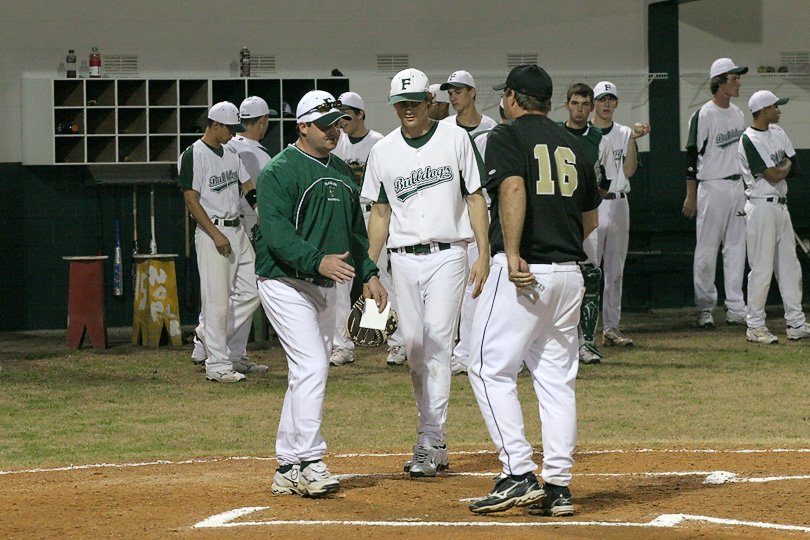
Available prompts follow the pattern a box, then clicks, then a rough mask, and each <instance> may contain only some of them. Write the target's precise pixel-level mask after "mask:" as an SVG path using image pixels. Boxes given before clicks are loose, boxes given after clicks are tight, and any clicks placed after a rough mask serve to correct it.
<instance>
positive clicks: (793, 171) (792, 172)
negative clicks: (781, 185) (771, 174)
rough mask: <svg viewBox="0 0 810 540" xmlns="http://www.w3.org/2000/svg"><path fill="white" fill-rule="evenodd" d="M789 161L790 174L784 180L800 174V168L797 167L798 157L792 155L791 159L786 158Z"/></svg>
mask: <svg viewBox="0 0 810 540" xmlns="http://www.w3.org/2000/svg"><path fill="white" fill-rule="evenodd" d="M788 159H789V160H790V172H789V173H788V175H787V176H786V177H785V178H793V177H794V176H798V175H799V174H801V172H802V168H801V167H799V156H798V155H796V154H793V156H792V157H789V158H788Z"/></svg>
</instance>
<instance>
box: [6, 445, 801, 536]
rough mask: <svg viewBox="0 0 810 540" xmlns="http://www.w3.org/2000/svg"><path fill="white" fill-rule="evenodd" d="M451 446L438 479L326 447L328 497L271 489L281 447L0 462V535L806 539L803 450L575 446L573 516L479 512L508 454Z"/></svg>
mask: <svg viewBox="0 0 810 540" xmlns="http://www.w3.org/2000/svg"><path fill="white" fill-rule="evenodd" d="M452 450H454V449H452V448H451V454H450V469H449V471H448V472H446V473H440V474H439V476H438V477H437V478H429V479H428V478H426V479H412V478H410V477H409V476H408V475H407V474H405V473H404V472H402V464H403V463H404V462H405V460H406V459H408V457H409V454H407V453H404V452H393V453H387V454H362V453H358V454H337V453H334V454H329V455H327V456H326V458H325V461H326V463H327V464H328V465H329V468H330V469H331V471H332V472H333V473H334V474H336V475H338V476H339V478H340V480H341V490H340V491H339V492H337V493H335V494H332V495H330V496H328V497H325V498H320V499H306V498H302V497H299V496H297V495H273V494H272V493H271V491H270V486H271V484H272V482H273V472H274V471H275V467H276V463H275V460H274V459H272V457H221V458H210V459H197V460H188V461H155V462H151V463H123V464H88V465H78V466H71V467H61V468H53V469H32V470H18V471H0V533H2V534H0V537H2V538H3V539H4V540H5V539H17V538H19V539H28V538H138V539H139V540H147V539H153V538H154V539H164V538H181V539H184V540H185V539H187V538H188V539H194V540H196V539H218V540H219V539H225V540H230V539H237V538H238V539H239V540H245V539H247V540H251V539H254V538H255V539H259V538H262V539H265V538H307V539H312V538H324V539H326V538H328V539H330V540H334V539H335V538H338V539H339V540H354V539H361V540H365V539H379V538H385V539H386V540H388V539H389V538H392V539H399V538H414V539H420V540H427V539H429V538H440V539H442V540H444V539H448V540H456V539H458V540H461V539H464V540H469V539H482V540H483V539H485V538H487V539H491V538H497V539H498V540H512V539H521V538H532V539H541V540H545V539H551V538H578V539H597V538H599V539H626V538H632V539H637V538H643V539H647V538H655V539H679V540H680V539H694V538H706V539H711V540H714V539H769V540H770V539H774V538H777V539H780V538H807V539H808V540H810V474H809V473H810V450H807V449H770V450H768V449H756V450H710V449H671V450H661V449H655V450H644V449H635V450H629V449H628V450H621V449H617V450H602V451H583V452H578V453H577V454H576V455H575V458H576V465H575V467H574V481H573V483H572V484H571V490H572V494H573V503H574V506H575V509H576V515H574V516H573V517H570V518H546V517H538V516H531V515H529V514H528V513H527V512H526V509H525V508H512V509H510V510H508V511H506V512H500V513H493V514H489V515H475V514H473V513H471V512H470V511H469V510H468V508H467V507H468V505H469V503H470V501H472V500H474V499H475V498H477V497H481V496H483V495H485V494H487V493H488V492H489V491H490V490H491V489H492V488H493V486H494V478H495V476H496V475H497V473H498V472H499V470H500V465H499V462H498V459H497V456H496V455H495V453H494V452H491V451H476V450H470V451H458V450H457V451H455V452H453V451H452ZM538 457H539V456H538Z"/></svg>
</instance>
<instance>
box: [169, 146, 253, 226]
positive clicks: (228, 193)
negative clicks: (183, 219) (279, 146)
mask: <svg viewBox="0 0 810 540" xmlns="http://www.w3.org/2000/svg"><path fill="white" fill-rule="evenodd" d="M220 148H221V153H222V156H220V155H219V151H218V150H215V149H213V148H211V147H210V146H208V145H207V144H205V143H204V142H203V140H202V139H198V140H196V141H194V144H192V145H191V146H189V147H188V148H187V149H186V151H185V152H183V155H181V156H180V160H179V162H178V164H177V165H178V169H179V171H180V179H179V180H178V183H179V184H180V188H181V189H193V190H194V191H197V192H198V193H199V194H200V204H201V205H202V207H203V208H204V209H205V211H206V213H207V214H208V217H209V218H211V219H214V218H222V219H236V218H238V217H239V199H241V198H242V188H241V184H243V183H245V182H247V181H248V180H250V175H248V172H247V170H246V169H245V166H244V165H243V164H242V160H240V159H239V154H237V152H236V150H235V149H234V148H233V147H231V146H229V145H227V144H223V145H222V146H221V147H220ZM189 165H191V166H192V170H188V171H187V170H186V168H187V167H188V166H189ZM184 178H188V179H189V180H191V179H192V178H193V181H191V182H187V181H184V180H183V179H184ZM186 184H187V185H186Z"/></svg>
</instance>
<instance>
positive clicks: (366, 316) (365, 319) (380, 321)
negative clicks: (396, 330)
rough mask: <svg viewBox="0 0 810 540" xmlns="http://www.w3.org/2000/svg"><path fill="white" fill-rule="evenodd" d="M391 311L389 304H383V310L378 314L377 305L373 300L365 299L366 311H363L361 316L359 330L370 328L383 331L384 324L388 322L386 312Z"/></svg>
mask: <svg viewBox="0 0 810 540" xmlns="http://www.w3.org/2000/svg"><path fill="white" fill-rule="evenodd" d="M389 311H391V302H386V303H385V309H383V312H382V313H379V309H378V308H377V303H376V302H375V301H374V299H373V298H366V309H364V310H363V316H362V317H360V327H361V328H371V329H372V330H384V329H385V323H386V321H388V312H389Z"/></svg>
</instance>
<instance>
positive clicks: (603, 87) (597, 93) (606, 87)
mask: <svg viewBox="0 0 810 540" xmlns="http://www.w3.org/2000/svg"><path fill="white" fill-rule="evenodd" d="M608 95H609V96H613V97H615V98H616V99H619V94H618V91H617V90H616V85H615V84H613V83H612V82H610V81H600V82H598V83H596V86H594V87H593V99H601V98H603V97H605V96H608Z"/></svg>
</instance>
